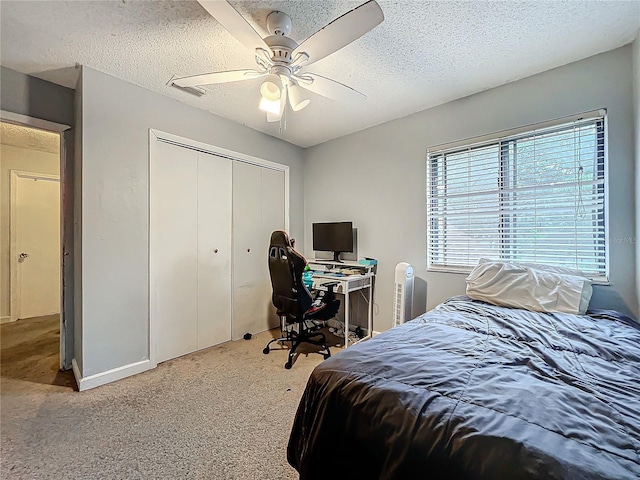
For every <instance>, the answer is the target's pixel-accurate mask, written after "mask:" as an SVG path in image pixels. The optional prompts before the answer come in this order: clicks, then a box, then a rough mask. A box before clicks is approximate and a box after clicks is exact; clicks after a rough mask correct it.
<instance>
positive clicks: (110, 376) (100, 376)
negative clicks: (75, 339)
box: [71, 358, 150, 392]
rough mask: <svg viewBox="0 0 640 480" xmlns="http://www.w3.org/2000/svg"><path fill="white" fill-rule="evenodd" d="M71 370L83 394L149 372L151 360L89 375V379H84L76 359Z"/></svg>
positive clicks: (72, 362)
mask: <svg viewBox="0 0 640 480" xmlns="http://www.w3.org/2000/svg"><path fill="white" fill-rule="evenodd" d="M71 368H73V375H74V376H75V377H76V383H77V384H78V390H80V391H81V392H82V391H84V390H89V389H90V388H95V387H99V386H100V385H106V384H107V383H111V382H115V381H116V380H121V379H123V378H126V377H130V376H131V375H135V374H137V373H142V372H146V371H147V370H149V368H150V364H149V360H142V361H141V362H136V363H131V364H129V365H124V366H122V367H118V368H114V369H113V370H108V371H106V372H102V373H96V374H94V375H89V376H88V377H82V375H81V374H80V368H78V364H77V362H76V359H75V358H74V359H73V360H72V361H71Z"/></svg>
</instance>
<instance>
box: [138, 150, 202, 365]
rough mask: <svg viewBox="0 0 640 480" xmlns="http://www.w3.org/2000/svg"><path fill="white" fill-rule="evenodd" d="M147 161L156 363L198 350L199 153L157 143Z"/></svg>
mask: <svg viewBox="0 0 640 480" xmlns="http://www.w3.org/2000/svg"><path fill="white" fill-rule="evenodd" d="M155 152H156V153H155V155H154V157H153V158H152V159H151V162H150V167H149V168H150V186H149V187H150V188H149V190H150V198H149V203H150V205H149V207H150V208H149V217H150V218H149V222H150V224H149V257H150V258H149V264H150V280H151V288H150V290H151V295H152V297H151V302H150V308H151V312H150V314H151V316H152V322H154V331H155V335H154V336H155V338H154V339H153V340H154V341H153V343H154V345H155V361H156V362H162V361H165V360H168V359H170V358H175V357H179V356H180V355H184V354H186V353H189V352H193V351H194V350H196V348H197V321H198V215H197V212H198V208H197V207H198V196H197V193H198V192H197V189H196V188H195V187H196V185H197V182H198V153H197V152H196V151H195V150H190V149H187V148H182V147H177V146H175V145H170V144H167V143H162V142H158V143H157V145H156V150H155Z"/></svg>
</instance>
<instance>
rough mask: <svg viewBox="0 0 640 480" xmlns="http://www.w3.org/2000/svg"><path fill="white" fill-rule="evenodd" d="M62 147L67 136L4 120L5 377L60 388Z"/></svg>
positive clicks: (1, 294)
mask: <svg viewBox="0 0 640 480" xmlns="http://www.w3.org/2000/svg"><path fill="white" fill-rule="evenodd" d="M61 144H62V143H61V134H60V133H57V132H50V131H46V130H41V129H37V128H32V127H28V126H24V125H17V124H13V123H7V122H0V148H1V155H0V181H1V186H0V193H1V199H2V205H1V209H2V225H1V229H2V231H1V238H2V240H1V242H0V250H1V255H0V260H1V265H0V271H1V272H2V273H1V275H0V315H1V322H2V326H1V328H2V376H3V377H5V376H9V377H12V378H22V379H24V380H31V381H38V382H42V383H50V384H58V385H59V384H60V372H59V370H60V366H61V364H62V362H61V356H60V350H61V349H60V345H61V343H62V342H61V328H60V325H61V320H62V319H61V311H62V310H61V306H62V292H61V278H62V275H61V266H62V262H61V248H60V245H61V208H60V192H61V189H60V173H61V172H60V169H61V153H62V152H61ZM65 383H66V382H65Z"/></svg>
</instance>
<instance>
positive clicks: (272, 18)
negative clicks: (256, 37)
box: [267, 11, 291, 35]
mask: <svg viewBox="0 0 640 480" xmlns="http://www.w3.org/2000/svg"><path fill="white" fill-rule="evenodd" d="M267 30H269V33H270V34H271V35H289V34H290V33H291V17H290V16H289V15H287V14H286V13H284V12H277V11H276V12H271V13H270V14H269V15H267Z"/></svg>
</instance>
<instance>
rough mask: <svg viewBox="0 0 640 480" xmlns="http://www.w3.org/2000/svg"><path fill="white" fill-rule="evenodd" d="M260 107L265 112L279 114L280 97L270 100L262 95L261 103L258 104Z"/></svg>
mask: <svg viewBox="0 0 640 480" xmlns="http://www.w3.org/2000/svg"><path fill="white" fill-rule="evenodd" d="M258 108H259V109H260V110H262V111H263V112H267V113H273V114H274V115H277V114H279V113H280V99H278V100H269V99H268V98H265V97H262V98H260V105H258Z"/></svg>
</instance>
